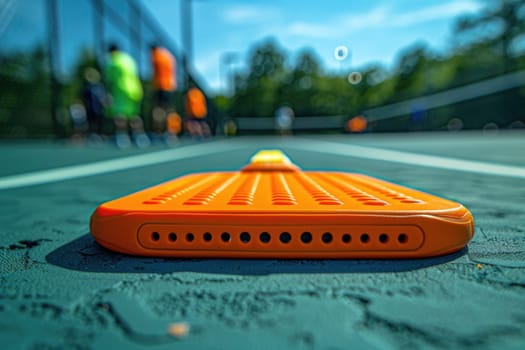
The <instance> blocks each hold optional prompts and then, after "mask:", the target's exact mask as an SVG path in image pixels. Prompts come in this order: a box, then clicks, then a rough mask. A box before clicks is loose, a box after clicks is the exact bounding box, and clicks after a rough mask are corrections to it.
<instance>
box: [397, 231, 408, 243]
mask: <svg viewBox="0 0 525 350" xmlns="http://www.w3.org/2000/svg"><path fill="white" fill-rule="evenodd" d="M397 241H398V242H399V243H402V244H404V243H406V242H408V236H407V235H406V233H400V234H399V236H397Z"/></svg>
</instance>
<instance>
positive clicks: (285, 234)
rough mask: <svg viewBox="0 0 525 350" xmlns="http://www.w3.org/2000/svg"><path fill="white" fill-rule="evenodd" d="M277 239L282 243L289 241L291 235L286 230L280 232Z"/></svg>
mask: <svg viewBox="0 0 525 350" xmlns="http://www.w3.org/2000/svg"><path fill="white" fill-rule="evenodd" d="M279 240H280V241H281V242H283V243H290V241H291V240H292V236H291V235H290V234H289V233H288V232H281V235H280V236H279Z"/></svg>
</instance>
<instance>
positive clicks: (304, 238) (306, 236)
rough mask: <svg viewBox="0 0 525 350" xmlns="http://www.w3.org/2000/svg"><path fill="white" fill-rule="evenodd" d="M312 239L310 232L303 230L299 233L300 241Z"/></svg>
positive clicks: (306, 241) (304, 241)
mask: <svg viewBox="0 0 525 350" xmlns="http://www.w3.org/2000/svg"><path fill="white" fill-rule="evenodd" d="M311 241H312V234H311V233H310V232H303V234H302V235H301V242H303V243H310V242H311Z"/></svg>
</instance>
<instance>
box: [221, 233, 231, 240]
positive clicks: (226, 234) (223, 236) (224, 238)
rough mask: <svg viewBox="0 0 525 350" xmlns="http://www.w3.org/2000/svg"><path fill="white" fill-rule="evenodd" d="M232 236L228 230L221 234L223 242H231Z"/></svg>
mask: <svg viewBox="0 0 525 350" xmlns="http://www.w3.org/2000/svg"><path fill="white" fill-rule="evenodd" d="M231 238H232V237H231V236H230V234H229V233H228V232H223V233H222V234H221V239H222V241H223V242H229V241H230V240H231Z"/></svg>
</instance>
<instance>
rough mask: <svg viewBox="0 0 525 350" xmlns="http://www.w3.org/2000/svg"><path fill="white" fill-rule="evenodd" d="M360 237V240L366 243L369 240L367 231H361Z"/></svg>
mask: <svg viewBox="0 0 525 350" xmlns="http://www.w3.org/2000/svg"><path fill="white" fill-rule="evenodd" d="M360 239H361V242H363V243H368V242H369V241H370V236H369V235H368V233H362V234H361V237H360Z"/></svg>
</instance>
